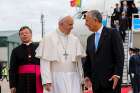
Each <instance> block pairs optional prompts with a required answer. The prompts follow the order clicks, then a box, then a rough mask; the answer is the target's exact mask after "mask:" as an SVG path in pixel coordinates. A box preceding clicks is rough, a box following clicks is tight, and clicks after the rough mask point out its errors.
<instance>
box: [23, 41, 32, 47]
mask: <svg viewBox="0 0 140 93" xmlns="http://www.w3.org/2000/svg"><path fill="white" fill-rule="evenodd" d="M31 43H32V41H31V42H28V43H23V44H25V45H27V46H29V45H30V44H31Z"/></svg>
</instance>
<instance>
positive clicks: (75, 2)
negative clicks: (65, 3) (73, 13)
mask: <svg viewBox="0 0 140 93" xmlns="http://www.w3.org/2000/svg"><path fill="white" fill-rule="evenodd" d="M70 5H71V7H81V0H71V1H70Z"/></svg>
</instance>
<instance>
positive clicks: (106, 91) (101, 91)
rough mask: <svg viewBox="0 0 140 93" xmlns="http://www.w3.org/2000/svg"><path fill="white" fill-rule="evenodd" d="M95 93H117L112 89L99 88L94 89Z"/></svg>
mask: <svg viewBox="0 0 140 93" xmlns="http://www.w3.org/2000/svg"><path fill="white" fill-rule="evenodd" d="M93 93H115V92H114V90H113V89H112V88H99V89H96V90H95V89H93Z"/></svg>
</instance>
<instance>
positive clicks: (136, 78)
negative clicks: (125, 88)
mask: <svg viewBox="0 0 140 93" xmlns="http://www.w3.org/2000/svg"><path fill="white" fill-rule="evenodd" d="M129 53H130V60H129V74H130V79H131V84H132V87H133V92H134V93H140V55H139V49H138V48H130V49H129Z"/></svg>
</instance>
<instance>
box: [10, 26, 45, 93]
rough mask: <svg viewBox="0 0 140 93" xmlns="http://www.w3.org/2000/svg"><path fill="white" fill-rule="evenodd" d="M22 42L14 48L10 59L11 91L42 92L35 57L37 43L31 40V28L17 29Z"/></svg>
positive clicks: (38, 68) (12, 92) (38, 63)
mask: <svg viewBox="0 0 140 93" xmlns="http://www.w3.org/2000/svg"><path fill="white" fill-rule="evenodd" d="M19 37H20V39H21V42H22V44H21V45H19V46H18V47H16V48H14V49H13V51H12V54H11V59H10V69H9V83H10V89H11V93H43V86H42V83H41V75H40V60H39V59H38V58H36V57H35V50H36V48H37V47H38V44H35V43H33V42H32V30H31V29H30V28H29V27H28V26H23V27H21V28H20V30H19Z"/></svg>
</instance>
